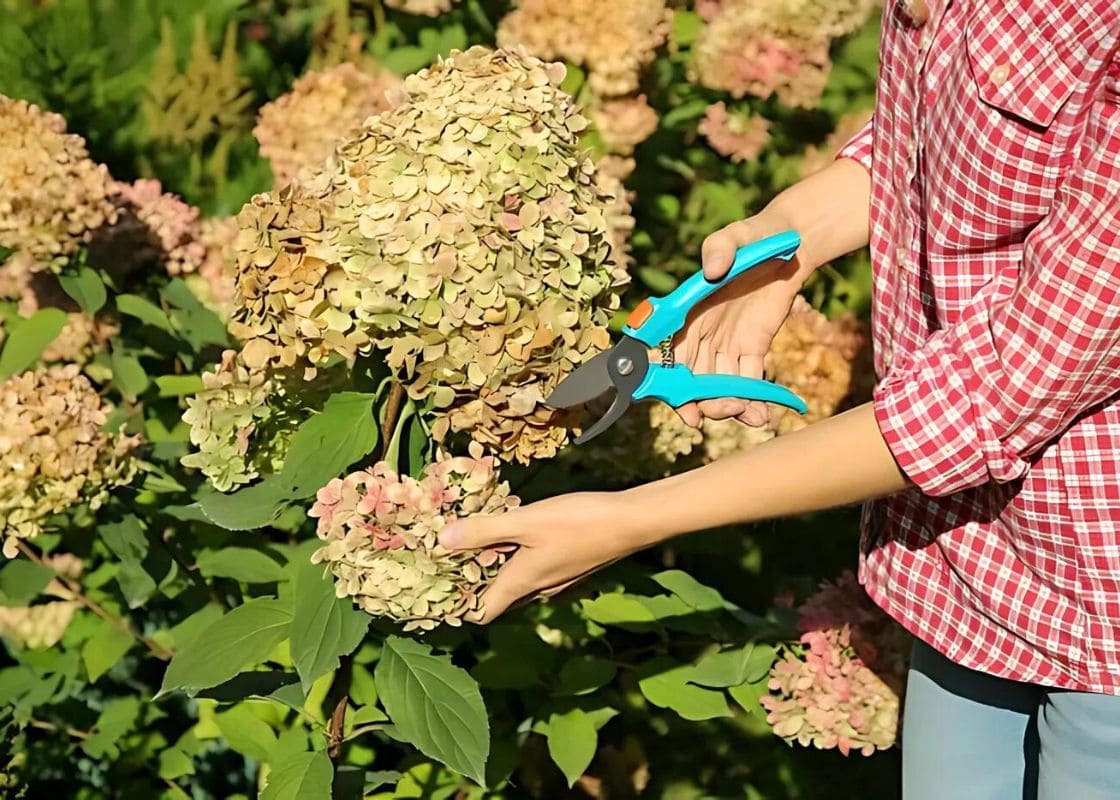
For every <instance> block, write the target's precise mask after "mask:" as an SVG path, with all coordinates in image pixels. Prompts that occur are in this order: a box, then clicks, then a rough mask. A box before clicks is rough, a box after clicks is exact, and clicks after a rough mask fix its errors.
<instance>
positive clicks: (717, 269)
mask: <svg viewBox="0 0 1120 800" xmlns="http://www.w3.org/2000/svg"><path fill="white" fill-rule="evenodd" d="M751 238H752V231H751V226H750V225H749V224H748V223H747V221H746V220H740V221H739V222H732V223H731V224H730V225H727V226H725V227H723V228H721V229H719V230H718V231H716V232H715V233H713V234H712V235H711V236H709V237H708V238H706V239H705V240H704V244H703V245H701V247H700V261H701V263H702V264H703V265H704V277H705V278H707V279H708V280H710V281H718V280H719V279H720V278H722V277H723V276H724V275H726V274H727V271H728V270H729V269H731V262H733V261H734V260H735V251H736V250H738V249H739V247H740V246H742V245H744V244H746V243H747V242H749V241H750V240H751Z"/></svg>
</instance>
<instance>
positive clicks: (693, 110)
mask: <svg viewBox="0 0 1120 800" xmlns="http://www.w3.org/2000/svg"><path fill="white" fill-rule="evenodd" d="M707 110H708V101H707V100H702V99H698V100H689V101H688V102H687V103H681V104H680V105H679V106H677V107H676V108H673V109H670V110H669V111H667V112H666V113H665V114H664V115H663V116H662V117H661V125H662V127H664V128H674V127H676V126H677V125H678V124H680V123H682V122H691V121H692V120H694V119H698V118H700V117H702V116H704V112H705V111H707Z"/></svg>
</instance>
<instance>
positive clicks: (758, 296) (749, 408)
mask: <svg viewBox="0 0 1120 800" xmlns="http://www.w3.org/2000/svg"><path fill="white" fill-rule="evenodd" d="M791 228H794V225H793V224H792V221H791V220H790V219H789V218H787V216H786V215H785V214H783V213H782V212H781V211H777V210H772V209H767V210H765V211H763V212H761V213H760V214H757V215H756V216H753V217H750V218H748V219H745V220H742V221H740V222H735V223H732V224H731V225H728V226H727V227H725V228H723V229H721V230H719V231H716V232H715V233H713V234H712V235H711V236H709V237H708V238H707V239H705V240H704V245H703V248H702V251H701V258H702V260H703V264H704V274H705V276H706V277H707V278H708V279H709V280H718V279H719V278H722V277H723V276H724V275H726V274H727V270H729V269H730V268H731V262H732V259H733V258H734V256H735V251H736V250H737V249H738V248H740V247H741V246H743V245H744V244H747V243H749V242H753V241H757V240H758V239H763V238H765V237H767V236H771V235H773V234H776V233H781V232H782V231H786V230H790V229H791ZM811 272H812V269H811V268H809V267H808V266H807V265H806V263H805V259H804V256H803V253H802V250H798V253H797V254H795V255H794V257H793V258H792V259H791V260H790V261H782V260H777V259H776V260H774V261H771V262H769V263H766V264H760V265H759V266H757V267H754V268H753V269H751V270H750V271H749V272H747V273H746V274H745V275H743V276H742V277H739V278H736V279H735V280H734V281H733V282H732V283H730V284H728V285H727V286H725V287H724V288H723V289H720V290H719V291H718V292H716V293H715V294H713V295H712V296H711V297H709V298H708V299H707V300H705V301H704V302H702V303H701V304H700V305H699V306H697V309H696V311H695V312H694V313H693V314H692V315H691V316H690V317H689V321H688V324H687V325H686V326H685V328H684V330H683V331H682V332H681V334H680V335H679V336H678V337H677V339H676V342H675V343H674V344H675V347H674V351H675V355H676V360H677V362H678V363H681V364H684V365H686V366H688V367H689V368H690V369H691V370H692V371H693V372H695V373H711V372H719V373H724V374H730V375H742V376H743V377H746V378H761V377H762V372H763V360H764V359H765V357H766V353H767V352H768V351H769V350H770V343H771V342H772V341H773V339H774V335H775V334H776V333H777V332H778V328H780V327H781V325H782V322H784V321H785V319H786V317H787V316H789V311H790V308H791V307H792V305H793V301H794V299H795V298H796V296H797V293H798V292H799V291H800V290H801V286H802V285H803V284H804V282H805V280H806V279H807V278H808V276H809V274H810V273H811ZM677 413H678V414H679V415H680V417H681V419H682V420H684V422H685V423H687V424H688V425H691V426H692V427H697V426H698V425H699V424H700V422H701V420H702V419H703V418H705V417H706V418H708V419H727V418H729V417H738V418H739V420H741V421H742V422H745V423H747V424H748V425H756V426H757V425H764V424H766V422H767V421H768V419H769V413H770V412H769V408H768V406H767V405H766V404H765V403H760V402H748V401H746V400H740V399H738V398H733V397H729V398H720V399H716V400H703V401H701V402H700V403H687V404H685V405H683V406H681V407H680V408H678V409H677Z"/></svg>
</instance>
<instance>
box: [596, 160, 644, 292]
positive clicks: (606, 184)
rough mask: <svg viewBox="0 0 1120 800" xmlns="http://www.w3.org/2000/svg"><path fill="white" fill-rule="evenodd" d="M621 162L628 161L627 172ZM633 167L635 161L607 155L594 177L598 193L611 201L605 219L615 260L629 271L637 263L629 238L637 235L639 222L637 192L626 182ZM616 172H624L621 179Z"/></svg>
mask: <svg viewBox="0 0 1120 800" xmlns="http://www.w3.org/2000/svg"><path fill="white" fill-rule="evenodd" d="M618 162H629V164H630V167H629V169H628V170H627V169H626V168H625V166H622V167H619V166H618ZM633 164H634V159H632V158H627V159H623V158H621V157H620V156H605V157H603V158H602V159H600V160H599V169H598V171H597V172H596V174H595V182H596V184H597V185H598V186H599V190H600V191H601V192H602V193H603V194H604V195H606V196H608V197H610V198H611V200H610V203H609V205H608V206H607V208H606V217H607V234H608V236H609V237H610V242H611V253H612V257H613V258H614V261H615V264H616V265H617V266H619V267H620V268H622V269H624V270H627V271H629V269H630V267H631V266H632V265H633V263H634V259H633V257H632V256H631V255H630V236H631V235H632V234H633V233H634V226H635V225H636V221H635V220H634V215H633V205H632V204H633V202H634V192H632V191H630V190H629V189H627V188H626V185H625V184H624V183H623V181H624V180H625V179H626V175H629V174H630V172H632V171H633V169H634V167H633ZM613 170H617V171H618V172H621V173H623V174H622V177H618V176H617V175H616V174H615V172H614V171H613Z"/></svg>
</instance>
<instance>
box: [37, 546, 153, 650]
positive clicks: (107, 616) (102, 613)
mask: <svg viewBox="0 0 1120 800" xmlns="http://www.w3.org/2000/svg"><path fill="white" fill-rule="evenodd" d="M19 549H20V551H21V552H22V553H23V554H24V555H25V556H27V557H28V558H30V559H31V560H32V561H34V562H35V563H36V564H38V565H40V566H44V567H50V564H47V563H46V562H44V561H43V559H42V557H41V556H39V554H38V553H36V552H35V551H34V550H32V549H31V548H30V547H28V546H27V544H26V543H25V542H20V543H19ZM57 579H58V581H59V582H60V583H62V585H63V586H65V587H66V590H67V591H68V592H70V594H72V595H73V596H74V599H75V600H77V601H78V602H79V603H81V604H82V605H83V606H85V607H86V608H88V609H89V610H90V611H92V612H93V613H94V614H96V615H97V616H99V617H101V619H103V620H105V621H106V622H108V623H110V624H111V625H115V626H116V627H118V628H120V629H121V630H122V631H124V632H125V633H127V634H128V635H129V636H131V637H132V638H133V639H135V640H136V641H138V642H140V643H141V644H143V645H144V646H145V647H147V648H148V650H149V651H150V652H151V654H152V655H154V656H155V657H156V658H160V659H163V660H164V661H167V660H169V659H170V658H171V657H172V656H173V655H175V653H174V652H173V651H171V650H169V649H168V648H166V647H164V646H163V645H161V644H160V643H159V642H157V641H155V640H154V639H151V638H149V637H147V636H145V635H144V634H142V633H138V632H137V631H135V630H133V629H132V626H131V625H129V624H128V622H127V621H125V620H124V619H122V618H121V617H118V616H116V615H115V614H112V613H110V612H109V611H107V610H106V609H105V607H104V606H102V605H101V604H100V603H98V602H97V601H96V600H92V599H90V598H89V597H86V596H85V594H83V593H82V587H81V586H80V585H79V584H77V583H75V582H74V581H72V580H70V579H69V578H67V577H66V576H65V575H61V574H59V575H58V578H57Z"/></svg>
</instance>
